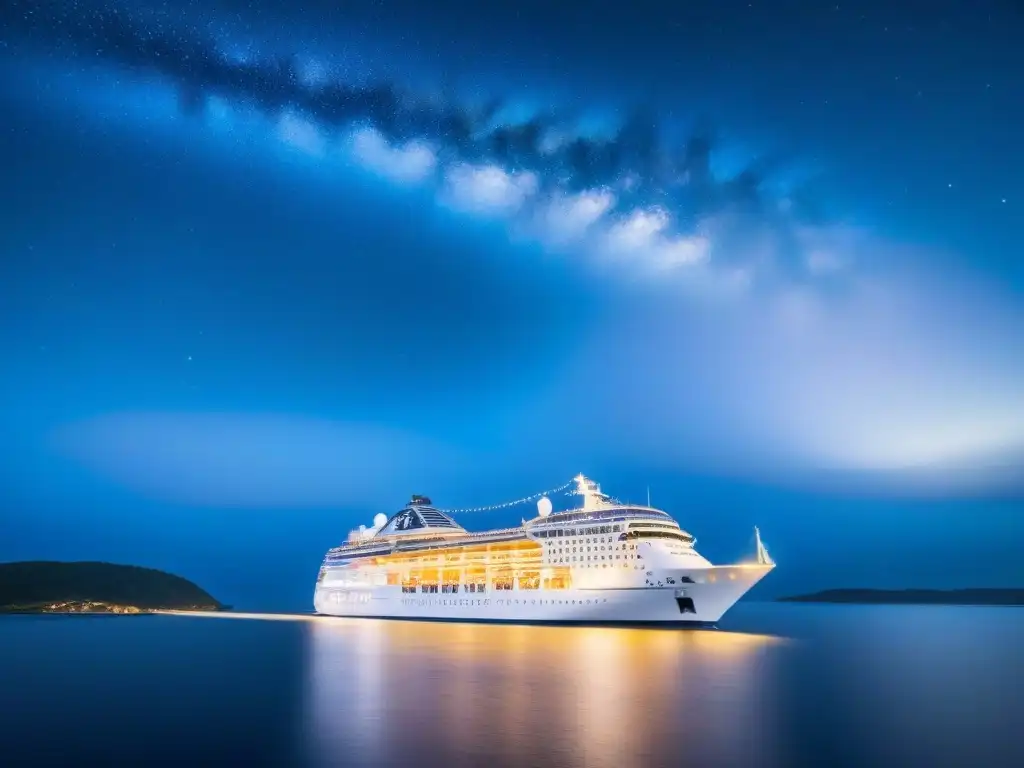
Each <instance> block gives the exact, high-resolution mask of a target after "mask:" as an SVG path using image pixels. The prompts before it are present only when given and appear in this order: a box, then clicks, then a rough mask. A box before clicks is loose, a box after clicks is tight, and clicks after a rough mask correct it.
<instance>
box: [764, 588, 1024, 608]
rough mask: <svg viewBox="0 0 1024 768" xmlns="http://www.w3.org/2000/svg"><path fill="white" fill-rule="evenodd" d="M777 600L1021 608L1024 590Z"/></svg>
mask: <svg viewBox="0 0 1024 768" xmlns="http://www.w3.org/2000/svg"><path fill="white" fill-rule="evenodd" d="M779 600H780V601H781V602H787V603H861V604H865V603H872V604H877V605H1024V589H826V590H825V591H824V592H814V593H813V594H810V595H794V596H793V597H781V598H779Z"/></svg>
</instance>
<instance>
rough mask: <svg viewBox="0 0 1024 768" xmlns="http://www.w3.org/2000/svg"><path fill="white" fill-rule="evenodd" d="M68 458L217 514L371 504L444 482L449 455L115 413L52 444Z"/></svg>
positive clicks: (363, 427)
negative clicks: (211, 508) (234, 510)
mask: <svg viewBox="0 0 1024 768" xmlns="http://www.w3.org/2000/svg"><path fill="white" fill-rule="evenodd" d="M53 440H54V444H55V446H56V447H57V449H58V450H59V451H60V452H61V453H63V454H64V455H65V456H67V457H69V458H71V459H73V460H75V461H77V462H79V463H81V464H83V465H84V466H86V467H88V468H89V469H91V470H92V471H94V472H95V473H97V474H98V475H101V476H103V477H106V478H108V479H110V480H112V481H114V482H116V483H118V484H120V485H123V486H125V487H127V488H129V489H131V490H133V491H135V492H137V493H140V494H143V495H145V496H149V497H151V498H156V499H159V500H161V501H167V502H172V503H183V504H194V505H200V506H215V507H245V508H282V509H296V508H312V507H323V506H343V505H345V506H351V505H355V504H366V505H368V506H372V505H373V504H377V503H382V502H385V501H386V500H387V499H389V498H392V495H393V492H394V488H395V487H396V484H397V485H398V486H406V487H419V486H421V485H423V484H424V483H426V482H428V481H430V482H440V480H439V478H441V477H443V476H444V473H445V472H447V471H448V470H447V469H446V467H451V466H454V464H455V462H456V461H457V460H458V456H457V455H456V454H455V452H454V451H453V450H452V449H450V448H448V447H447V446H444V445H440V444H437V443H434V442H432V441H430V440H428V439H426V438H423V437H420V436H418V435H413V434H409V433H405V432H401V431H398V430H391V429H387V428H383V427H378V426H373V425H368V424H359V423H346V422H335V421H328V420H321V419H309V418H305V417H299V416H289V415H283V414H265V415H254V414H248V415H246V414H232V413H147V412H143V413H115V414H108V415H105V416H101V417H97V418H95V419H92V420H88V421H83V422H78V423H74V424H69V425H66V426H65V427H63V428H61V429H60V430H58V431H57V433H56V434H55V435H54V438H53Z"/></svg>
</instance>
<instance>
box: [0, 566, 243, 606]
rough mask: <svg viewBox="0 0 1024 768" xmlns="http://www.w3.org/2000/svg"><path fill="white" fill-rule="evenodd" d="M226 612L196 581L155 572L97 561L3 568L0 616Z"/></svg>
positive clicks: (148, 569) (0, 573)
mask: <svg viewBox="0 0 1024 768" xmlns="http://www.w3.org/2000/svg"><path fill="white" fill-rule="evenodd" d="M225 607H226V606H224V605H221V604H220V603H219V602H218V601H217V600H215V599H214V598H213V597H212V596H211V595H210V594H209V593H207V592H206V591H204V590H202V589H200V588H199V587H198V586H196V585H195V584H193V583H192V582H191V581H188V580H187V579H183V578H181V577H180V576H175V575H174V574H170V573H164V572H163V571H158V570H155V569H153V568H139V567H137V566H134V565H113V564H111V563H96V562H80V563H61V562H49V561H34V562H20V563H0V612H8V613H10V612H19V613H21V612H29V613H139V612H144V611H149V610H155V609H179V610H206V611H216V610H223V609H224V608H225Z"/></svg>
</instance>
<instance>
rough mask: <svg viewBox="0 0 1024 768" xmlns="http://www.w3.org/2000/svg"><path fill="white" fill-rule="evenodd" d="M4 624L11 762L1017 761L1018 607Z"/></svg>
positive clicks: (619, 767) (3, 741)
mask: <svg viewBox="0 0 1024 768" xmlns="http://www.w3.org/2000/svg"><path fill="white" fill-rule="evenodd" d="M728 619H729V620H728V622H727V624H726V625H725V627H726V628H727V629H728V630H730V631H722V630H720V631H678V630H676V631H664V630H623V629H575V628H572V629H566V628H543V627H509V626H494V625H458V624H427V623H406V622H379V621H369V620H335V621H330V620H328V621H305V622H303V621H265V620H247V619H226V618H181V617H172V616H144V617H56V616H38V617H2V618H0V765H2V766H11V767H12V768H13V767H14V766H35V765H97V766H99V765H118V766H120V765H140V766H143V765H181V766H186V765H188V766H191V765H232V766H234V765H245V766H260V765H296V766H302V765H309V766H320V765H324V766H329V765H338V766H349V765H351V766H357V765H366V766H401V767H402V768H405V767H406V766H417V765H418V766H434V765H436V766H453V765H454V766H463V765H465V766H489V767H493V766H506V765H507V766H587V767H588V768H590V767H591V766H594V767H595V768H597V767H600V766H608V768H626V767H629V766H661V765H665V766H672V765H690V766H699V767H700V768H711V767H712V766H790V765H809V766H844V765H865V766H1004V765H1005V766H1011V765H1015V766H1021V765H1024V694H1022V693H1021V689H1022V686H1024V610H1020V609H1013V608H1004V609H993V608H944V607H920V608H917V607H859V606H811V605H775V604H756V603H751V604H745V605H740V606H738V607H737V608H736V609H735V611H734V612H733V613H732V614H731V615H730V616H729V617H728Z"/></svg>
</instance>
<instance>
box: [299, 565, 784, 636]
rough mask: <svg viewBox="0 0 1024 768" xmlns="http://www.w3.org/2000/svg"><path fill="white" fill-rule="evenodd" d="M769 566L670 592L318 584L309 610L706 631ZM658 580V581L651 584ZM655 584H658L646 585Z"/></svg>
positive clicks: (717, 570) (701, 579) (705, 576)
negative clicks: (451, 590) (427, 590)
mask: <svg viewBox="0 0 1024 768" xmlns="http://www.w3.org/2000/svg"><path fill="white" fill-rule="evenodd" d="M773 567H774V566H773V565H738V566H711V567H709V568H704V569H700V571H699V575H698V574H697V572H695V571H692V570H688V571H686V573H688V574H690V575H698V578H695V579H694V583H679V582H678V579H677V578H674V577H673V576H672V575H671V574H670V573H668V572H663V573H659V574H658V575H657V577H660V580H661V581H662V583H664V582H665V579H666V577H668V578H672V579H673V581H676V582H677V583H676V584H675V585H672V586H648V585H644V586H630V587H593V588H588V587H575V588H570V589H559V590H543V589H511V590H492V591H489V592H485V593H482V594H480V593H469V594H459V593H455V594H437V593H434V594H423V593H419V592H414V593H407V592H403V591H402V588H401V587H400V586H371V585H359V584H351V583H349V584H331V583H323V584H319V585H318V586H317V589H316V592H315V595H314V600H313V602H314V607H315V609H316V611H317V613H321V614H325V615H330V616H350V617H365V618H386V619H409V620H433V621H460V622H472V621H488V622H511V623H529V624H533V623H555V624H576V623H578V624H647V625H664V626H673V625H688V624H690V625H707V624H714V623H716V622H718V621H719V620H720V619H721V618H722V616H723V615H724V614H725V612H726V611H728V610H729V609H730V608H731V607H732V606H733V605H735V604H736V602H737V601H738V600H739V599H740V598H741V597H742V596H743V595H744V594H746V592H747V591H749V590H750V588H751V587H753V586H754V585H755V584H756V583H757V582H758V581H760V580H761V579H762V578H763V577H764V576H765V575H766V574H767V573H768V572H769V571H770V570H771V569H772V568H773ZM657 577H656V578H657ZM652 581H653V583H655V584H656V583H657V580H652Z"/></svg>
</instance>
